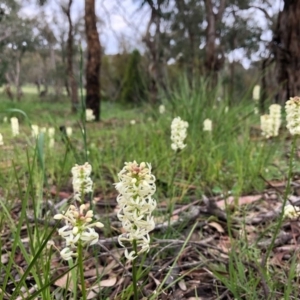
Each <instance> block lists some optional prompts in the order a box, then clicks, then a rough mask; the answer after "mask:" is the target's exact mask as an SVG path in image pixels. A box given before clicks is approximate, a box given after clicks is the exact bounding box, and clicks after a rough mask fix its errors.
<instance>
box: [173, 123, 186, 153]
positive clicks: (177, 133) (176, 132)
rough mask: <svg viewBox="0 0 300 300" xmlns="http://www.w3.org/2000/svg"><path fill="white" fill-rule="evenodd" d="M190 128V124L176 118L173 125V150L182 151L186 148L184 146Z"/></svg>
mask: <svg viewBox="0 0 300 300" xmlns="http://www.w3.org/2000/svg"><path fill="white" fill-rule="evenodd" d="M188 127H189V124H188V122H186V121H183V120H181V118H180V117H177V118H174V119H173V121H172V124H171V140H172V142H173V143H172V144H171V148H172V149H173V150H174V151H177V150H178V149H179V150H182V149H183V148H184V147H186V145H185V144H183V141H184V139H185V138H186V136H187V132H186V131H187V128H188Z"/></svg>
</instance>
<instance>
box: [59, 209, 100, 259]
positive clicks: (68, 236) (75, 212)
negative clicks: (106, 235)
mask: <svg viewBox="0 0 300 300" xmlns="http://www.w3.org/2000/svg"><path fill="white" fill-rule="evenodd" d="M54 219H55V220H65V223H66V225H65V226H63V227H62V228H60V229H59V230H58V234H59V235H60V236H61V237H62V238H64V239H65V240H66V246H67V247H66V248H65V249H63V250H62V251H61V253H60V254H61V256H62V258H63V259H65V260H69V259H71V258H72V257H73V256H76V255H77V254H76V253H74V252H73V250H72V249H76V248H77V247H78V243H80V244H81V245H82V246H90V245H94V244H95V243H97V241H98V240H99V235H98V233H97V232H96V231H95V229H94V227H98V228H102V227H103V226H104V225H103V224H102V223H100V222H93V211H92V210H87V205H86V204H82V205H80V207H79V209H78V208H77V207H76V206H74V205H70V207H69V208H68V210H67V211H66V213H63V214H57V215H55V216H54Z"/></svg>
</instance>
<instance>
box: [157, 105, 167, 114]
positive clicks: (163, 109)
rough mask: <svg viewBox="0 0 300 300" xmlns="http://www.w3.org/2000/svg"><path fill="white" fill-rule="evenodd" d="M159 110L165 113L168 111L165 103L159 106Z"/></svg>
mask: <svg viewBox="0 0 300 300" xmlns="http://www.w3.org/2000/svg"><path fill="white" fill-rule="evenodd" d="M158 111H159V113H160V114H164V113H165V112H166V108H165V106H164V105H163V104H161V105H160V106H159V107H158Z"/></svg>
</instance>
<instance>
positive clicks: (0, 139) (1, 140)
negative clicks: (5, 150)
mask: <svg viewBox="0 0 300 300" xmlns="http://www.w3.org/2000/svg"><path fill="white" fill-rule="evenodd" d="M3 145H4V143H3V136H2V134H1V133H0V146H3Z"/></svg>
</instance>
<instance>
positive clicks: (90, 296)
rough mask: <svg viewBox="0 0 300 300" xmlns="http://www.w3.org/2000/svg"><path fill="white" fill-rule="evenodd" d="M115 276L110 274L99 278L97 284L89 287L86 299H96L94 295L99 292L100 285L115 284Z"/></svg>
mask: <svg viewBox="0 0 300 300" xmlns="http://www.w3.org/2000/svg"><path fill="white" fill-rule="evenodd" d="M116 282H117V277H116V276H112V277H109V278H108V279H104V280H101V281H100V282H99V283H98V284H96V285H94V286H92V287H90V289H89V293H88V295H87V299H96V297H97V296H98V295H99V294H100V291H101V288H102V287H112V286H114V285H115V284H116Z"/></svg>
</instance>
